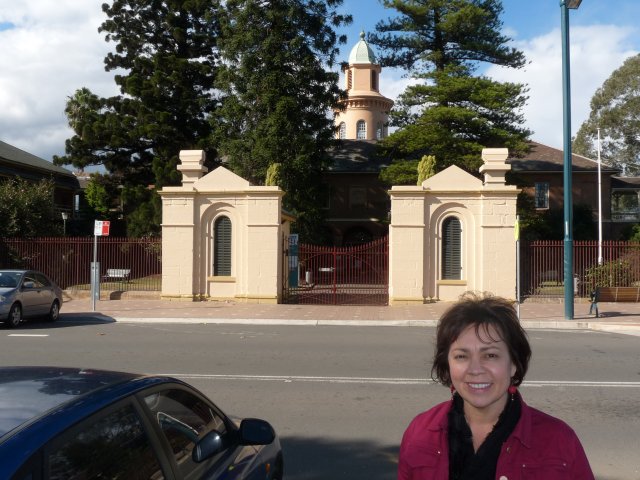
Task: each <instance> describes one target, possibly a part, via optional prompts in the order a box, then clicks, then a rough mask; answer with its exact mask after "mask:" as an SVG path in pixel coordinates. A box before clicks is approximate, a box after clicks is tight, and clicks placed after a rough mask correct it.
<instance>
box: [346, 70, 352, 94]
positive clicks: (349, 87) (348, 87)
mask: <svg viewBox="0 0 640 480" xmlns="http://www.w3.org/2000/svg"><path fill="white" fill-rule="evenodd" d="M352 83H353V74H352V73H351V70H347V90H351V85H352Z"/></svg>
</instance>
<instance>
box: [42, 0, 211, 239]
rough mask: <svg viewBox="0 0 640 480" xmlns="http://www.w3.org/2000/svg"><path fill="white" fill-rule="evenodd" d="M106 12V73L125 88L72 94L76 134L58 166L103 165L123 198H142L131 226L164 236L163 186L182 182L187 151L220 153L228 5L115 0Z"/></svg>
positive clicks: (69, 115) (204, 0) (204, 1)
mask: <svg viewBox="0 0 640 480" xmlns="http://www.w3.org/2000/svg"><path fill="white" fill-rule="evenodd" d="M102 9H103V11H104V13H105V14H106V15H107V17H108V19H107V20H106V21H105V22H104V23H103V24H102V25H101V26H100V28H99V31H100V32H104V33H105V34H106V40H107V42H114V43H115V51H114V52H111V53H109V54H108V55H107V57H106V58H105V61H104V62H105V69H106V70H107V71H114V72H115V73H116V75H115V82H116V84H117V85H118V87H119V88H120V93H121V94H120V95H118V96H114V97H109V98H101V97H98V96H97V95H95V94H93V93H92V92H91V91H90V90H88V89H86V88H81V89H79V90H77V91H76V92H75V94H74V95H73V96H72V97H71V98H69V101H68V102H67V107H66V110H65V112H66V114H67V118H68V120H69V125H70V126H71V127H72V128H73V130H74V132H75V135H74V136H73V137H72V138H70V139H68V140H67V141H66V155H65V156H63V157H57V158H55V159H54V162H55V163H56V164H58V165H60V164H72V165H74V166H75V167H78V168H84V167H87V166H89V165H103V166H104V167H105V168H106V169H107V171H108V172H110V173H112V174H114V175H116V176H117V177H118V178H119V179H120V181H121V182H122V183H123V185H124V195H125V196H127V195H129V196H134V197H135V198H136V201H137V203H136V206H135V208H134V210H133V211H132V212H130V213H131V216H130V217H129V218H131V219H132V221H134V222H135V223H136V225H130V227H131V228H130V230H131V231H134V232H136V233H140V232H145V233H158V232H159V225H160V202H159V199H158V196H157V194H156V193H155V190H156V189H159V188H161V187H163V186H165V185H175V184H177V183H178V182H179V180H180V176H179V175H178V172H177V171H176V165H177V163H178V153H179V151H180V150H183V149H190V148H198V149H204V150H208V151H209V152H210V153H213V147H212V143H211V132H212V127H211V125H210V123H209V122H208V117H209V114H210V113H211V112H212V111H213V110H215V108H216V106H217V99H216V95H215V94H214V90H213V86H214V80H215V75H216V69H217V64H218V54H217V48H216V41H217V37H218V35H219V24H218V17H219V9H220V1H219V0H113V1H112V2H111V5H109V4H107V3H105V4H103V6H102ZM214 157H215V155H213V154H211V155H210V158H214ZM149 185H151V186H153V187H152V188H151V189H149V188H147V187H148V186H149Z"/></svg>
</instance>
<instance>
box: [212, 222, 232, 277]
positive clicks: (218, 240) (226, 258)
mask: <svg viewBox="0 0 640 480" xmlns="http://www.w3.org/2000/svg"><path fill="white" fill-rule="evenodd" d="M213 229H214V237H213V274H214V275H224V276H229V275H231V220H229V217H220V218H218V219H217V220H216V221H215V223H214V226H213Z"/></svg>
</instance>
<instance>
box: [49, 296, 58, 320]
mask: <svg viewBox="0 0 640 480" xmlns="http://www.w3.org/2000/svg"><path fill="white" fill-rule="evenodd" d="M59 318H60V304H59V303H58V300H54V301H53V303H52V304H51V309H50V310H49V315H47V320H49V321H50V322H55V321H56V320H58V319H59Z"/></svg>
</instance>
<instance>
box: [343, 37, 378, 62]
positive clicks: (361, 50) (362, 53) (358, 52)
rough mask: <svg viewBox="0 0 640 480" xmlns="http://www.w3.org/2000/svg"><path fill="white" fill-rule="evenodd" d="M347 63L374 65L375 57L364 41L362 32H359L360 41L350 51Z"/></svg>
mask: <svg viewBox="0 0 640 480" xmlns="http://www.w3.org/2000/svg"><path fill="white" fill-rule="evenodd" d="M349 63H350V64H355V63H376V55H375V54H374V53H373V50H371V47H370V46H369V44H368V43H367V41H366V40H365V39H364V31H363V32H360V41H359V42H358V43H356V44H355V45H354V47H353V48H352V49H351V53H350V54H349Z"/></svg>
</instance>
